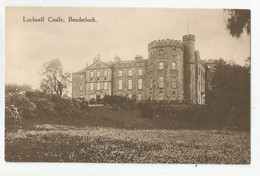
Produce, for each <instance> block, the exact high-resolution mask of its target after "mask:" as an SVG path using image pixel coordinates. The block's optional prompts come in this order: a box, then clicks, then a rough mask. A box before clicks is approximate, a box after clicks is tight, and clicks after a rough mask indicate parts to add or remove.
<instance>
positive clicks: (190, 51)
mask: <svg viewBox="0 0 260 176" xmlns="http://www.w3.org/2000/svg"><path fill="white" fill-rule="evenodd" d="M183 44H184V49H185V58H186V59H187V62H194V60H195V35H192V34H188V35H184V36H183Z"/></svg>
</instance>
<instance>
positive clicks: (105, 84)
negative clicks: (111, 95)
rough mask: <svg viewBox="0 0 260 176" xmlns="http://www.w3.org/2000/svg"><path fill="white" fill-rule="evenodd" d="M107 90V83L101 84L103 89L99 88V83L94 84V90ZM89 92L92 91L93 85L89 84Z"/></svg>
mask: <svg viewBox="0 0 260 176" xmlns="http://www.w3.org/2000/svg"><path fill="white" fill-rule="evenodd" d="M101 89H102V90H107V89H108V85H107V82H104V83H103V87H102V88H101V83H100V82H99V83H96V90H101ZM90 90H94V83H90Z"/></svg>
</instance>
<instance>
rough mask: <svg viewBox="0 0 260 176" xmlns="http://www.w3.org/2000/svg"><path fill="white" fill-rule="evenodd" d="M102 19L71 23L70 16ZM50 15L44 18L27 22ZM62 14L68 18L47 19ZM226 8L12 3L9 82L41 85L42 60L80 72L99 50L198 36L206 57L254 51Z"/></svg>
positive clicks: (139, 51)
mask: <svg viewBox="0 0 260 176" xmlns="http://www.w3.org/2000/svg"><path fill="white" fill-rule="evenodd" d="M70 16H71V17H73V18H79V17H82V18H84V17H88V18H92V17H94V18H95V20H96V21H97V22H94V23H88V22H81V23H75V22H74V23H69V22H68V17H70ZM24 17H25V19H30V18H32V17H34V18H40V17H45V22H41V23H40V22H23V18H24ZM48 17H53V18H57V17H61V18H63V19H64V20H65V21H66V22H64V23H63V22H62V23H53V22H48V21H47V18H48ZM226 18H227V14H226V13H225V12H224V11H223V10H222V9H170V8H169V9H165V8H164V9H163V8H158V9H157V8H76V7H62V8H61V7H52V8H51V7H38V8H37V7H8V8H6V15H5V78H6V80H5V82H6V83H16V84H28V85H31V86H32V87H33V88H39V86H40V80H41V76H40V74H39V70H40V68H41V66H42V64H43V63H45V62H48V61H50V60H52V59H55V58H58V59H60V61H61V63H62V65H63V68H64V71H69V72H70V73H73V72H77V71H79V70H81V69H83V68H84V67H85V66H86V63H88V64H91V63H92V62H93V59H94V58H95V57H97V55H100V58H101V60H102V61H110V60H113V58H114V57H115V56H119V57H120V58H121V60H130V59H134V57H135V56H136V55H142V56H143V57H144V58H147V57H148V43H150V42H152V41H154V40H158V39H175V40H182V36H184V35H186V34H188V33H190V34H194V35H195V36H196V43H195V49H196V50H199V51H200V56H201V59H218V58H224V59H226V60H234V61H235V62H236V63H237V64H241V65H244V60H245V59H246V58H247V57H250V36H248V35H247V34H243V35H242V36H241V38H239V39H236V38H233V37H231V36H230V34H229V32H228V31H227V30H226V28H225V22H226Z"/></svg>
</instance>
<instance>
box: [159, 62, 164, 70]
mask: <svg viewBox="0 0 260 176" xmlns="http://www.w3.org/2000/svg"><path fill="white" fill-rule="evenodd" d="M159 69H160V70H162V69H163V62H159Z"/></svg>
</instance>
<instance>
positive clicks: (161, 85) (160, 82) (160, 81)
mask: <svg viewBox="0 0 260 176" xmlns="http://www.w3.org/2000/svg"><path fill="white" fill-rule="evenodd" d="M159 88H163V77H160V78H159Z"/></svg>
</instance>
